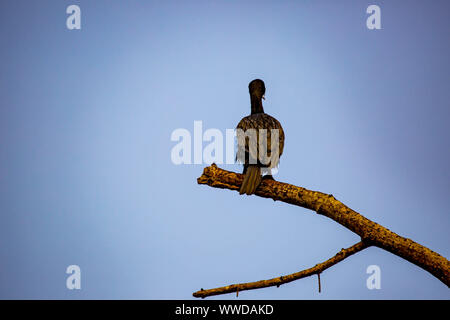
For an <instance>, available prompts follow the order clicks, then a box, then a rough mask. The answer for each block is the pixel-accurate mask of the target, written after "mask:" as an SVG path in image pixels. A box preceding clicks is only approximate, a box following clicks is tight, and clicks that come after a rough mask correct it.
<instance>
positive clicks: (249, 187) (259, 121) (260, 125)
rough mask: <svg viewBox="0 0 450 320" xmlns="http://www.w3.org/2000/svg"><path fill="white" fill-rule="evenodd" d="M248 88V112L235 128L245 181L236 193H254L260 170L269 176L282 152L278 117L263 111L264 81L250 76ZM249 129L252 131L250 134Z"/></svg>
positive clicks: (259, 180)
mask: <svg viewBox="0 0 450 320" xmlns="http://www.w3.org/2000/svg"><path fill="white" fill-rule="evenodd" d="M248 89H249V93H250V102H251V114H250V115H249V116H247V117H245V118H243V119H242V120H241V121H240V122H239V124H238V125H237V128H236V129H237V136H238V154H237V160H238V161H239V162H242V163H243V165H244V171H243V174H244V181H243V182H242V185H241V188H240V190H239V193H240V194H244V193H246V194H248V195H250V194H253V193H255V190H256V188H258V186H259V184H260V183H261V179H262V175H263V174H268V177H269V178H271V177H272V176H271V169H273V168H275V167H276V166H277V165H278V162H279V158H280V156H281V154H282V153H283V148H284V131H283V128H282V126H281V124H280V122H279V121H278V120H277V119H275V118H274V117H271V116H269V115H268V114H267V113H264V109H263V105H262V99H264V94H265V93H266V87H265V85H264V82H263V81H262V80H260V79H256V80H253V81H252V82H250V84H249V85H248ZM239 129H240V130H239ZM252 129H253V132H255V134H254V135H253V136H252V134H251V133H252ZM262 129H265V131H264V130H262ZM243 133H245V134H243ZM264 133H265V135H264ZM252 139H253V142H252Z"/></svg>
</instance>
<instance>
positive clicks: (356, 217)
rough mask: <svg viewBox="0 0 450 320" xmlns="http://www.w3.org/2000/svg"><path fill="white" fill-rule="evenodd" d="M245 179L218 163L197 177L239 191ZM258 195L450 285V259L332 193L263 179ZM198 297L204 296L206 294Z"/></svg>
mask: <svg viewBox="0 0 450 320" xmlns="http://www.w3.org/2000/svg"><path fill="white" fill-rule="evenodd" d="M242 181H243V175H242V174H239V173H235V172H230V171H227V170H223V169H220V168H218V167H217V166H216V165H215V164H212V165H211V166H209V167H206V168H205V169H204V171H203V174H202V175H201V176H200V177H199V178H198V179H197V182H198V184H206V185H209V186H211V187H214V188H222V189H230V190H236V191H238V190H239V188H240V185H241V183H242ZM255 195H257V196H260V197H263V198H271V199H273V200H279V201H283V202H286V203H290V204H293V205H297V206H300V207H303V208H306V209H310V210H313V211H316V212H317V213H318V214H320V215H323V216H325V217H328V218H330V219H333V220H334V221H336V222H337V223H339V224H341V225H343V226H344V227H346V228H347V229H349V230H351V231H353V232H354V233H356V234H357V235H359V236H360V237H361V241H362V243H364V245H365V246H370V245H373V246H377V247H379V248H382V249H384V250H387V251H389V252H391V253H393V254H395V255H397V256H399V257H401V258H403V259H405V260H407V261H409V262H411V263H413V264H415V265H417V266H419V267H420V268H422V269H424V270H426V271H428V272H429V273H431V274H432V275H433V276H435V277H436V278H438V279H439V280H440V281H442V282H443V283H444V284H446V285H447V286H450V262H449V261H448V260H447V259H446V258H444V257H443V256H441V255H439V254H438V253H436V252H434V251H432V250H430V249H428V248H426V247H424V246H422V245H420V244H418V243H416V242H414V241H412V240H411V239H407V238H404V237H401V236H399V235H397V234H396V233H394V232H392V231H390V230H389V229H387V228H385V227H383V226H381V225H379V224H378V223H375V222H373V221H371V220H369V219H367V218H365V217H364V216H362V215H361V214H359V213H358V212H356V211H354V210H352V209H350V208H349V207H347V206H346V205H344V204H343V203H341V202H340V201H338V200H336V198H334V197H333V195H331V194H325V193H322V192H318V191H311V190H308V189H305V188H302V187H297V186H294V185H291V184H287V183H283V182H278V181H274V180H269V179H267V180H263V181H262V182H261V184H260V185H259V187H258V189H257V190H256V192H255ZM350 248H352V247H350ZM350 248H348V249H350ZM272 280H273V279H272ZM265 281H271V280H265ZM291 281H292V280H291ZM235 286H236V285H235ZM238 286H239V285H238ZM229 287H231V286H229ZM225 288H226V287H225ZM212 290H215V289H212ZM242 290H249V289H241V288H240V287H239V291H242ZM203 291H209V290H203ZM199 292H202V291H199ZM230 292H232V291H230ZM197 293H198V292H196V294H197ZM198 296H199V297H201V296H202V295H198Z"/></svg>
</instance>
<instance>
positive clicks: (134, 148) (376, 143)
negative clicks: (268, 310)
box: [0, 0, 450, 299]
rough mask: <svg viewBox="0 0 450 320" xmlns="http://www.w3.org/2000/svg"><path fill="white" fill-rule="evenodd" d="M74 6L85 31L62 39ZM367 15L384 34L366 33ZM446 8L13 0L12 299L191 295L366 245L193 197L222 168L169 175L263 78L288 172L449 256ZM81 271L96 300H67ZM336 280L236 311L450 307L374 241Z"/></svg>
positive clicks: (0, 121)
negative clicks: (201, 133) (180, 143)
mask: <svg viewBox="0 0 450 320" xmlns="http://www.w3.org/2000/svg"><path fill="white" fill-rule="evenodd" d="M72 4H77V5H79V6H80V8H81V29H80V30H69V29H67V27H66V19H67V17H68V16H69V15H68V14H66V8H67V7H68V6H69V5H72ZM371 4H377V5H379V6H380V8H381V27H382V29H381V30H369V29H368V28H367V27H366V19H367V17H368V16H369V15H368V14H367V13H366V8H367V7H368V6H369V5H371ZM448 12H450V2H448V1H425V0H423V1H361V0H354V1H350V0H348V1H339V5H338V4H337V1H323V0H318V1H300V0H298V1H237V0H227V1H142V0H127V1H123V0H109V1H103V0H95V1H94V0H90V1H79V0H58V1H46V0H40V1H24V0H3V1H1V2H0V39H1V40H0V41H1V50H0V269H1V271H0V298H16V299H24V298H27V299H47V298H51V299H94V298H95V299H190V298H192V292H194V291H197V290H199V289H200V288H205V289H206V288H213V287H217V286H223V285H227V284H232V283H238V282H247V281H256V280H261V279H268V278H272V277H276V276H280V275H283V274H288V273H292V272H296V271H299V270H302V269H305V268H309V267H312V266H314V265H315V264H317V263H319V262H322V261H324V260H326V259H328V258H330V257H331V256H333V255H334V254H335V253H337V252H338V251H339V250H340V249H341V248H343V247H348V246H351V245H353V244H354V243H356V242H358V241H359V238H358V236H357V235H355V234H353V233H352V232H350V231H349V230H347V229H345V228H344V227H342V226H340V225H339V224H337V223H335V222H334V221H332V220H330V219H327V218H325V217H322V216H318V215H316V214H315V213H314V212H312V211H309V210H306V209H303V208H299V207H295V206H291V205H288V204H285V203H279V202H276V203H275V202H273V201H271V200H268V199H263V198H259V197H255V196H251V197H247V196H239V194H238V193H237V192H231V191H229V190H220V189H213V188H210V187H207V186H199V185H197V183H196V179H197V177H198V176H200V174H201V173H202V170H203V167H204V166H206V164H198V165H178V166H177V165H175V164H173V163H172V161H171V156H170V155H171V150H172V148H173V147H174V145H175V144H176V142H173V141H171V139H170V137H171V134H172V132H173V131H174V130H175V129H177V128H185V129H187V130H189V131H190V132H191V133H193V126H194V121H195V120H201V121H202V122H203V129H204V130H206V129H208V128H216V129H219V130H221V131H222V132H225V130H226V129H228V128H234V127H235V126H236V124H237V123H238V122H239V120H240V119H241V118H242V117H243V116H246V115H248V114H249V112H250V104H249V102H250V101H249V96H248V88H247V86H248V83H249V82H250V81H251V80H253V79H255V78H260V79H263V80H264V81H265V83H266V88H267V92H266V100H265V102H264V107H265V110H266V112H267V113H269V114H271V115H272V116H274V117H276V118H277V119H278V120H279V121H280V122H281V123H282V125H283V127H284V130H285V134H286V144H285V150H284V154H283V156H282V158H281V163H280V168H279V169H280V171H279V174H278V175H277V176H276V179H278V180H280V181H284V182H289V183H293V184H296V185H299V186H302V187H305V188H308V189H312V190H318V191H322V192H326V193H332V194H333V195H334V196H335V197H336V198H337V199H339V200H341V201H342V202H344V203H345V204H347V205H348V206H350V207H351V208H353V209H355V210H357V211H358V212H360V213H362V214H363V215H364V216H366V217H367V218H369V219H371V220H373V221H375V222H378V223H380V224H382V225H384V226H385V227H387V228H389V229H390V230H392V231H394V232H396V233H398V234H400V235H402V236H405V237H408V238H411V239H413V240H415V241H417V242H419V243H420V244H423V245H425V246H427V247H429V248H430V249H432V250H434V251H436V252H438V253H440V254H441V255H443V256H445V257H447V258H448V257H449V256H450V246H449V227H450V221H449V214H450V211H449V205H448V199H449V194H450V172H449V167H448V166H449V163H450V151H449V150H450V148H449V137H450V127H449V125H448V124H449V119H450V111H449V107H450V106H449V101H450V62H449V57H450V42H449V39H450V21H449V18H448ZM206 144H207V143H205V145H206ZM221 166H222V167H224V168H226V169H229V170H234V171H240V170H241V168H240V167H239V166H238V165H221ZM69 265H78V266H79V267H80V268H81V289H80V290H68V289H67V288H66V278H67V277H68V274H66V268H67V266H69ZM370 265H377V266H379V267H380V269H381V289H379V290H369V289H367V287H366V279H367V278H368V277H369V275H368V274H367V273H366V269H367V267H368V266H370ZM321 282H322V292H321V293H320V294H319V293H318V285H317V278H316V277H310V278H306V279H302V280H299V281H296V282H293V283H290V284H286V285H283V286H282V287H280V288H266V289H260V290H254V291H246V292H242V293H241V294H240V295H239V298H240V299H449V298H450V292H449V290H448V288H447V287H446V286H445V285H444V284H443V283H441V282H440V281H439V280H437V279H436V278H434V277H433V276H431V275H430V274H429V273H427V272H426V271H424V270H422V269H420V268H419V267H416V266H415V265H413V264H411V263H409V262H407V261H405V260H403V259H401V258H399V257H397V256H394V255H392V254H390V253H388V252H385V251H383V250H381V249H378V248H369V249H367V250H365V251H363V252H360V253H358V254H356V255H354V256H352V257H350V258H348V259H347V260H345V261H343V262H341V263H339V264H338V265H336V266H334V267H333V268H331V269H328V270H326V271H325V272H324V273H322V275H321ZM219 298H222V299H224V298H226V299H236V297H235V295H234V294H229V295H224V296H220V297H219Z"/></svg>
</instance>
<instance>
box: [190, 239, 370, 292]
mask: <svg viewBox="0 0 450 320" xmlns="http://www.w3.org/2000/svg"><path fill="white" fill-rule="evenodd" d="M365 248H367V245H366V244H365V243H363V242H358V243H357V244H355V245H353V246H351V247H349V248H347V249H342V250H341V251H339V252H338V253H337V254H336V255H335V256H334V257H332V258H330V259H328V260H327V261H324V262H322V263H319V264H316V265H315V266H314V267H312V268H309V269H305V270H302V271H299V272H296V273H292V274H289V275H286V276H281V277H277V278H273V279H269V280H261V281H256V282H248V283H239V284H232V285H230V286H226V287H220V288H215V289H209V290H200V291H197V292H194V293H193V296H194V297H197V298H205V297H209V296H215V295H219V294H224V293H231V292H236V293H238V292H240V291H244V290H252V289H259V288H266V287H273V286H277V287H279V286H280V285H282V284H285V283H288V282H291V281H294V280H298V279H301V278H306V277H309V276H312V275H314V274H317V276H318V277H319V292H320V291H321V289H320V273H321V272H323V271H324V270H326V269H328V268H330V267H332V266H334V265H335V264H336V263H338V262H340V261H342V260H344V259H345V258H347V257H349V256H351V255H352V254H355V253H357V252H359V251H361V250H364V249H365Z"/></svg>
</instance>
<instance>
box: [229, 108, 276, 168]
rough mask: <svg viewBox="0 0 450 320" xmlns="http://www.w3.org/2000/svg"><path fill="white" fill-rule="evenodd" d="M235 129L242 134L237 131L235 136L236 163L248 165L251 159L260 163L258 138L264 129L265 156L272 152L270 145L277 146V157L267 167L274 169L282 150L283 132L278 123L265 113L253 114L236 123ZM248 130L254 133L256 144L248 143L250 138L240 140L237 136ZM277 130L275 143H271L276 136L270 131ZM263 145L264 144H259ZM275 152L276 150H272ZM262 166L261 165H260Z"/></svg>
mask: <svg viewBox="0 0 450 320" xmlns="http://www.w3.org/2000/svg"><path fill="white" fill-rule="evenodd" d="M236 129H241V130H242V132H241V133H240V131H239V130H238V132H237V135H238V157H237V158H238V161H240V162H242V163H244V164H248V163H249V159H250V158H253V159H258V163H259V164H261V163H260V160H261V159H260V150H259V145H260V142H259V138H260V137H261V133H260V131H259V130H260V129H266V134H267V140H266V141H267V144H266V147H267V150H266V154H267V156H269V157H270V156H271V155H272V154H271V151H272V144H273V143H276V144H277V145H278V157H275V158H274V159H272V160H271V163H270V165H268V167H271V168H274V167H276V166H277V165H278V161H279V157H280V156H281V154H282V153H283V148H284V131H283V127H282V126H281V124H280V122H279V121H278V120H277V119H275V118H274V117H272V116H270V115H268V114H267V113H255V114H251V115H249V116H247V117H244V118H242V120H241V121H240V122H239V123H238V125H237V127H236ZM249 129H254V130H255V132H256V139H257V141H256V143H254V144H252V143H250V138H249V136H248V135H247V136H246V137H244V138H242V137H240V136H239V135H240V134H242V133H245V132H247V133H248V132H249V131H247V130H249ZM274 129H275V130H277V132H278V139H276V140H277V141H273V140H274V138H276V136H273V137H272V135H273V133H275V131H272V130H274ZM261 145H264V144H261ZM273 148H276V145H274V146H273ZM274 150H276V149H274ZM244 155H245V158H242V156H244ZM261 166H263V165H261Z"/></svg>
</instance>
